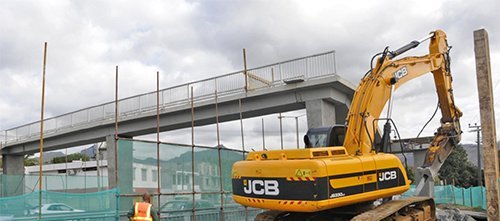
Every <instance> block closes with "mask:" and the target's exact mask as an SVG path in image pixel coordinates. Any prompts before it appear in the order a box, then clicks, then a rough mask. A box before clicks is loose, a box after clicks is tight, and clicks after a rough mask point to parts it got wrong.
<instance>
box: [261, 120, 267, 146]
mask: <svg viewBox="0 0 500 221" xmlns="http://www.w3.org/2000/svg"><path fill="white" fill-rule="evenodd" d="M261 120H262V150H265V149H266V138H265V134H264V118H261Z"/></svg>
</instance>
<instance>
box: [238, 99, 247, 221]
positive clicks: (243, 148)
mask: <svg viewBox="0 0 500 221" xmlns="http://www.w3.org/2000/svg"><path fill="white" fill-rule="evenodd" d="M238 106H239V110H240V131H241V149H242V150H243V160H244V159H245V135H244V134H243V113H242V110H241V99H238ZM246 220H248V207H247V206H245V221H246Z"/></svg>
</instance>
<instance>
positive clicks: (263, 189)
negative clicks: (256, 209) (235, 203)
mask: <svg viewBox="0 0 500 221" xmlns="http://www.w3.org/2000/svg"><path fill="white" fill-rule="evenodd" d="M243 185H244V187H243V191H245V193H246V194H252V193H253V194H255V195H268V196H277V195H278V194H280V190H279V188H278V181H276V180H248V181H247V180H243Z"/></svg>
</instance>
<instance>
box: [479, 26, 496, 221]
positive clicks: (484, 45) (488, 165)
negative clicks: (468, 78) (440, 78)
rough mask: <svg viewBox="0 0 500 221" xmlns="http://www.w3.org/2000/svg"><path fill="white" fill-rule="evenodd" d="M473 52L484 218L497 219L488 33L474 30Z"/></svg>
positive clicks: (494, 133) (493, 116) (494, 134)
mask: <svg viewBox="0 0 500 221" xmlns="http://www.w3.org/2000/svg"><path fill="white" fill-rule="evenodd" d="M474 53H475V58H476V75H477V89H478V96H479V110H480V114H481V133H482V134H483V163H484V184H485V187H486V204H487V207H486V209H487V213H488V220H500V219H499V217H500V215H499V211H498V210H499V208H498V200H499V199H498V198H500V195H499V191H498V176H499V172H498V152H497V147H496V125H495V110H494V105H493V103H494V102H493V101H494V100H493V87H492V81H491V65H490V46H489V40H488V32H486V30H484V29H480V30H476V31H474Z"/></svg>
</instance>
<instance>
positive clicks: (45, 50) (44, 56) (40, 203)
mask: <svg viewBox="0 0 500 221" xmlns="http://www.w3.org/2000/svg"><path fill="white" fill-rule="evenodd" d="M46 65H47V42H45V45H44V49H43V74H42V107H41V111H40V171H39V177H38V179H40V185H38V220H42V177H43V170H42V169H43V113H44V109H45V67H46Z"/></svg>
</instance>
